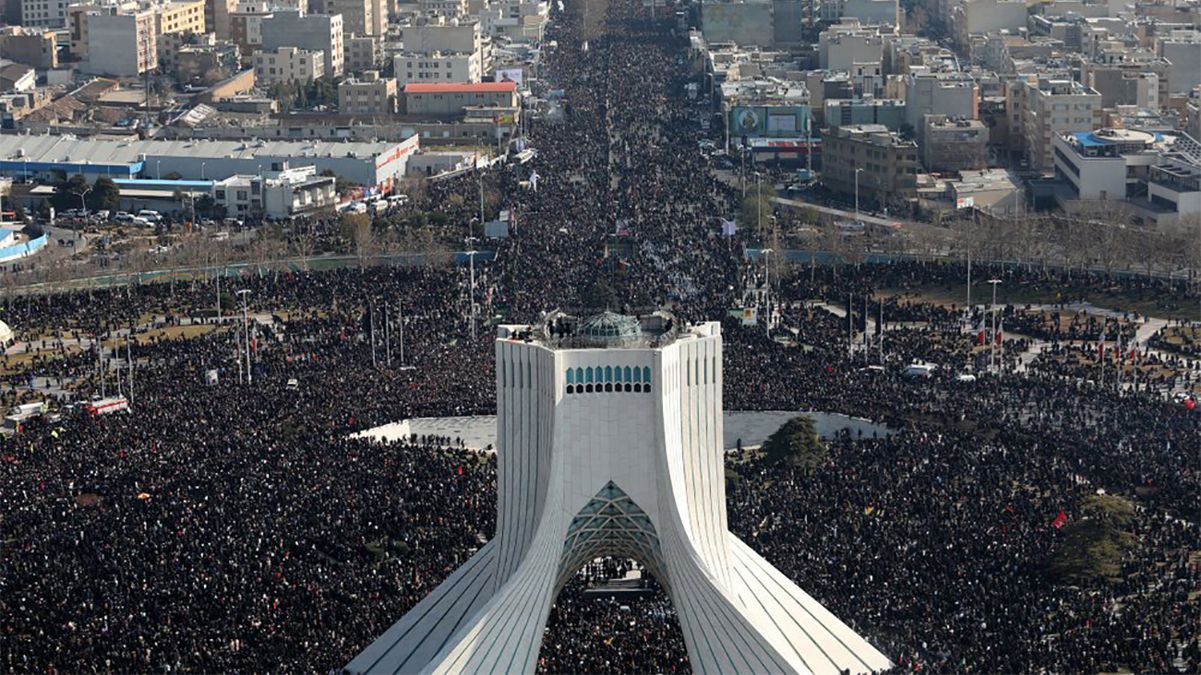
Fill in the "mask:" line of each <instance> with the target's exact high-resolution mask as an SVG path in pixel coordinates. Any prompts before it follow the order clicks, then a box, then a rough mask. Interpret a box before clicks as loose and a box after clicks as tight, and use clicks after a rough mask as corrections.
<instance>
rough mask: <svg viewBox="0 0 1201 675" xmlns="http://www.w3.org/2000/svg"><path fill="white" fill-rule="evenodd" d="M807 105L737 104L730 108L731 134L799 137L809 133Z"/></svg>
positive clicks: (758, 136)
mask: <svg viewBox="0 0 1201 675" xmlns="http://www.w3.org/2000/svg"><path fill="white" fill-rule="evenodd" d="M809 110H810V109H809V106H807V105H793V106H735V107H734V108H732V109H731V110H730V122H729V124H730V135H731V136H747V137H756V138H798V137H802V138H803V137H805V136H807V135H809V129H810V112H809Z"/></svg>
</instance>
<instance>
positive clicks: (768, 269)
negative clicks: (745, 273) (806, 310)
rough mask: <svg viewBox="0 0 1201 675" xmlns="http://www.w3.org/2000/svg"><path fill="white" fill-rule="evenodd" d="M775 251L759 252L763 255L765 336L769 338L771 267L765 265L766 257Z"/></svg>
mask: <svg viewBox="0 0 1201 675" xmlns="http://www.w3.org/2000/svg"><path fill="white" fill-rule="evenodd" d="M775 252H776V251H775V249H771V248H765V249H763V250H762V251H761V253H762V254H763V307H764V309H766V310H767V319H766V322H765V323H764V325H765V326H766V327H767V336H768V337H771V323H772V322H771V318H772V313H771V266H770V265H768V264H767V256H768V255H770V254H772V253H775Z"/></svg>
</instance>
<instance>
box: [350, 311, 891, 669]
mask: <svg viewBox="0 0 1201 675" xmlns="http://www.w3.org/2000/svg"><path fill="white" fill-rule="evenodd" d="M496 373H497V376H496V380H497V381H496V392H497V452H498V464H497V527H496V536H495V538H493V539H492V540H491V541H490V542H488V543H487V544H486V545H485V546H484V547H483V548H482V549H480V551H479V552H477V553H476V554H475V555H474V556H473V557H472V558H471V559H470V560H468V561H467V562H466V563H465V564H464V565H463V566H462V567H461V568H459V569H458V570H456V571H455V572H454V573H453V574H451V576H450V577H449V578H447V579H446V581H444V582H443V583H442V584H441V585H440V586H438V587H437V588H436V589H435V590H434V592H433V593H431V594H430V595H429V596H428V597H426V598H425V599H424V600H422V601H421V602H420V603H418V604H417V605H416V606H415V607H414V608H413V609H412V610H410V611H409V612H408V613H407V614H406V615H405V616H404V617H403V618H402V619H401V620H400V621H398V622H397V623H396V624H395V625H393V626H392V627H391V628H390V629H388V631H387V632H385V633H384V634H383V635H382V636H381V637H380V638H379V639H377V640H376V641H375V642H373V643H372V644H371V645H370V646H369V647H368V648H367V649H366V650H364V651H363V652H362V653H361V654H359V655H358V656H357V657H356V658H355V659H354V660H353V661H352V662H351V663H350V664H349V665H348V666H347V670H348V671H351V672H355V673H359V672H386V673H396V672H403V673H409V672H413V673H416V672H435V673H482V672H489V673H517V672H525V673H531V672H533V671H534V666H535V664H536V662H537V659H538V652H539V650H540V648H541V645H542V635H543V629H544V627H545V624H546V620H547V616H548V615H549V613H550V608H551V604H552V603H553V602H554V599H555V596H556V594H557V593H558V592H559V589H560V588H561V587H562V586H563V584H564V583H565V582H566V581H567V580H568V579H569V578H570V577H571V576H572V575H573V574H574V573H575V572H576V571H577V570H578V569H579V568H580V567H581V566H583V565H584V564H585V563H586V562H588V561H590V560H593V559H595V558H598V557H603V556H618V557H626V558H631V559H634V560H637V561H638V562H639V563H641V564H642V565H643V566H645V567H646V568H647V569H648V570H649V571H650V572H651V574H653V575H654V576H655V578H656V579H658V581H659V582H660V583H661V584H662V585H663V586H664V588H666V590H667V592H668V593H669V594H670V596H671V600H672V603H673V605H674V607H675V609H676V613H677V614H678V616H679V621H680V628H681V630H682V631H683V634H684V639H685V641H686V643H687V646H688V655H689V661H690V662H691V665H692V668H693V669H694V670H695V671H697V672H701V673H793V672H795V673H805V672H812V673H831V674H833V673H838V672H840V671H844V670H848V671H850V672H851V673H866V672H871V671H875V670H880V669H884V668H887V667H889V665H890V664H889V661H888V659H887V658H885V657H884V656H883V655H882V654H881V653H880V652H879V651H877V650H876V649H875V648H873V647H872V646H871V645H870V644H868V643H867V641H866V640H864V639H863V638H862V637H860V636H859V635H857V634H856V633H855V632H854V631H853V630H851V629H850V628H849V627H848V626H847V625H846V624H844V623H843V622H841V621H839V620H838V618H836V617H835V616H834V615H833V614H831V613H830V612H829V611H827V610H826V609H825V608H824V607H822V606H821V605H820V604H818V603H817V602H816V601H815V600H814V599H813V598H811V597H810V596H809V595H808V594H806V593H805V592H804V591H802V590H801V589H800V588H798V587H797V586H796V585H795V584H793V583H792V582H791V581H789V580H788V579H787V578H786V577H785V576H784V575H783V574H781V573H780V572H779V571H777V570H776V569H775V568H774V567H772V566H771V565H770V564H769V563H767V561H765V560H764V559H763V558H762V557H760V556H759V555H758V554H757V553H755V552H754V551H752V550H751V549H750V548H749V547H747V546H746V545H745V544H744V543H742V541H740V540H739V539H738V538H737V537H735V536H734V535H733V534H731V533H730V532H729V531H727V528H726V499H725V488H726V481H725V466H724V461H723V460H724V451H723V448H722V445H723V444H722V360H721V325H720V324H718V323H716V322H710V323H703V324H699V325H693V326H681V325H677V324H675V323H674V322H673V320H672V319H671V317H669V316H668V315H666V314H662V313H657V314H653V315H650V316H646V317H642V318H634V317H629V316H622V315H618V314H612V313H609V312H606V313H603V314H600V315H597V316H593V317H590V318H587V319H583V320H577V319H575V318H574V317H570V316H566V315H563V314H552V315H551V316H549V317H547V319H546V321H545V322H544V323H542V324H541V325H538V326H502V327H500V329H499V330H498V334H497V339H496Z"/></svg>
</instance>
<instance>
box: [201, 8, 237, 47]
mask: <svg viewBox="0 0 1201 675" xmlns="http://www.w3.org/2000/svg"><path fill="white" fill-rule="evenodd" d="M237 6H238V0H204V24H205V25H206V26H208V27H209V30H211V31H213V32H214V33H216V34H217V38H218V39H221V40H228V39H230V37H231V32H230V28H231V26H230V17H231V16H232V15H233V13H234V12H235V11H237Z"/></svg>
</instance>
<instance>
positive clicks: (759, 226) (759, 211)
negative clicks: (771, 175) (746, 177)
mask: <svg viewBox="0 0 1201 675" xmlns="http://www.w3.org/2000/svg"><path fill="white" fill-rule="evenodd" d="M761 180H762V176H760V174H759V172H758V171H756V172H755V218H756V223H755V230H756V232H757V233H758V235H759V237H760V240H762V238H763V185H762V182H761Z"/></svg>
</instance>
